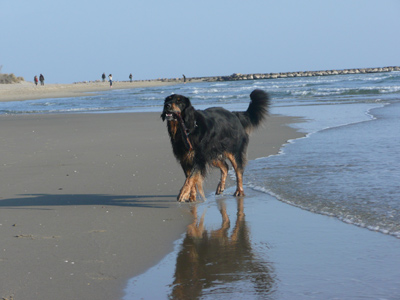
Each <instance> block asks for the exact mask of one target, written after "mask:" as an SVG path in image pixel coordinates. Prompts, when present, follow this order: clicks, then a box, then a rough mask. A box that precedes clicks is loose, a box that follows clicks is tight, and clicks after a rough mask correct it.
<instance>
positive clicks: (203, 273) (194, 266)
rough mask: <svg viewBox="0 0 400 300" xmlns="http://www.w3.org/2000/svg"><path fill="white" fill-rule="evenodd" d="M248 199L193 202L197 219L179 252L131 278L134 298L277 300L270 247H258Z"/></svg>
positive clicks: (129, 291) (129, 290)
mask: <svg viewBox="0 0 400 300" xmlns="http://www.w3.org/2000/svg"><path fill="white" fill-rule="evenodd" d="M244 201H245V200H244V198H236V199H235V198H232V197H229V198H226V199H225V198H219V199H217V200H215V201H213V200H209V201H208V202H206V203H195V204H191V206H190V207H188V209H190V212H191V213H192V214H193V222H192V224H190V225H189V226H188V227H187V231H186V233H185V235H184V236H183V237H182V239H180V240H179V241H178V243H177V244H176V246H175V251H174V252H172V253H170V254H169V255H167V256H166V257H165V258H164V259H163V260H162V261H161V262H160V263H159V264H157V265H156V266H154V267H153V268H151V269H149V270H148V271H147V272H146V273H144V274H142V275H140V276H137V277H135V278H133V279H131V280H130V282H129V284H128V287H127V289H126V290H125V292H126V296H125V297H124V300H131V299H232V298H233V299H239V298H246V299H274V298H275V291H276V286H277V282H276V281H277V280H276V275H275V271H274V268H273V265H272V263H270V262H269V260H268V247H267V248H266V249H265V248H263V249H259V248H258V246H257V245H256V243H254V242H253V241H252V237H251V227H250V226H249V224H248V222H246V215H245V209H244V205H245V204H244Z"/></svg>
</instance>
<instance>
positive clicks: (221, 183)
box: [212, 160, 229, 195]
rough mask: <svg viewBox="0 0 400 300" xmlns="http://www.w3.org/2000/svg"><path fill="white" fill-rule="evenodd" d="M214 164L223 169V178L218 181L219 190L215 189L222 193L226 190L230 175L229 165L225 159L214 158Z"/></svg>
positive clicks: (217, 193)
mask: <svg viewBox="0 0 400 300" xmlns="http://www.w3.org/2000/svg"><path fill="white" fill-rule="evenodd" d="M212 165H213V166H214V167H217V168H219V169H220V170H221V179H220V181H219V183H218V186H217V190H216V191H215V194H216V195H220V194H221V193H222V192H223V191H224V190H225V181H226V176H228V170H229V167H228V164H227V163H226V162H225V161H224V160H214V161H213V162H212Z"/></svg>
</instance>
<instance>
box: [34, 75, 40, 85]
mask: <svg viewBox="0 0 400 300" xmlns="http://www.w3.org/2000/svg"><path fill="white" fill-rule="evenodd" d="M33 81H34V82H35V85H37V84H38V82H39V79H38V78H37V75H35V77H33Z"/></svg>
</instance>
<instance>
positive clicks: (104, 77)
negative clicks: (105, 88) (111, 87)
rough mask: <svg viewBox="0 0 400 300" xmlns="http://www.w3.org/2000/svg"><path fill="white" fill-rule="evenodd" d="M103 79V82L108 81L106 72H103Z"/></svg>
mask: <svg viewBox="0 0 400 300" xmlns="http://www.w3.org/2000/svg"><path fill="white" fill-rule="evenodd" d="M101 79H103V82H104V81H106V73H103V75H101Z"/></svg>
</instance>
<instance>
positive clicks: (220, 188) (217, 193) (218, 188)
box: [215, 182, 225, 195]
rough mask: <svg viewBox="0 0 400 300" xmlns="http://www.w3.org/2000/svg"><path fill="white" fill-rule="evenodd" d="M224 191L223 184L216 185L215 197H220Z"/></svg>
mask: <svg viewBox="0 0 400 300" xmlns="http://www.w3.org/2000/svg"><path fill="white" fill-rule="evenodd" d="M224 190H225V184H223V183H221V182H220V183H218V187H217V190H216V191H215V195H221V194H222V192H223V191H224Z"/></svg>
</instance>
